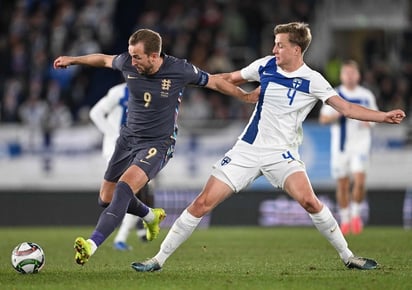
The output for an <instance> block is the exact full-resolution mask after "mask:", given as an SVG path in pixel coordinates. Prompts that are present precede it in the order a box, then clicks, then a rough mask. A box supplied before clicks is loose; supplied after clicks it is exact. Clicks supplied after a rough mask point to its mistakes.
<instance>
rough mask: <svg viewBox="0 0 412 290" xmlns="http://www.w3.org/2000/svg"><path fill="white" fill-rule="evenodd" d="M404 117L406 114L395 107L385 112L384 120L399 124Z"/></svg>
mask: <svg viewBox="0 0 412 290" xmlns="http://www.w3.org/2000/svg"><path fill="white" fill-rule="evenodd" d="M405 117H406V114H405V112H404V111H402V110H399V109H396V110H392V111H389V112H386V116H385V120H384V122H386V123H389V124H399V123H401V122H402V120H403V119H404V118H405Z"/></svg>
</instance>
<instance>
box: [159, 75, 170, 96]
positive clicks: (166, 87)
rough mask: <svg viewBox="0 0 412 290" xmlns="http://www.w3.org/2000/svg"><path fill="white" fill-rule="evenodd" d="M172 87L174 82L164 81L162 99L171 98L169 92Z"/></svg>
mask: <svg viewBox="0 0 412 290" xmlns="http://www.w3.org/2000/svg"><path fill="white" fill-rule="evenodd" d="M171 86H172V81H171V80H169V79H163V80H162V90H161V91H160V97H162V98H167V97H169V90H170V87H171Z"/></svg>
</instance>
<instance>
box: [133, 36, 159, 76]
mask: <svg viewBox="0 0 412 290" xmlns="http://www.w3.org/2000/svg"><path fill="white" fill-rule="evenodd" d="M129 54H130V56H131V57H132V66H134V67H135V68H136V70H137V72H138V73H139V74H142V75H150V74H153V73H154V71H153V58H152V57H151V56H149V55H147V54H145V53H144V45H143V43H141V42H139V43H137V44H135V45H129Z"/></svg>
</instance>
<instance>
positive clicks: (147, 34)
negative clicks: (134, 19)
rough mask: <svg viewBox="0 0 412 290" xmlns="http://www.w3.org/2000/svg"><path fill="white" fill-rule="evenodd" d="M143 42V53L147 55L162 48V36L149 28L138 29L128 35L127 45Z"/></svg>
mask: <svg viewBox="0 0 412 290" xmlns="http://www.w3.org/2000/svg"><path fill="white" fill-rule="evenodd" d="M139 42H142V43H143V44H144V53H145V54H147V55H149V54H152V53H159V54H160V52H161V50H162V37H161V36H160V34H159V33H157V32H155V31H153V30H150V29H139V30H137V31H136V32H134V33H133V34H132V35H131V36H130V37H129V45H136V44H138V43H139Z"/></svg>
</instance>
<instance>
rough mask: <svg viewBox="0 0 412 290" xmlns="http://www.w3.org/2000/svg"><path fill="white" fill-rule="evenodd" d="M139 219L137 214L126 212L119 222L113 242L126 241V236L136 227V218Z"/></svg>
mask: <svg viewBox="0 0 412 290" xmlns="http://www.w3.org/2000/svg"><path fill="white" fill-rule="evenodd" d="M138 219H139V217H138V216H135V215H132V214H129V213H127V214H126V215H125V216H124V218H123V220H122V223H121V224H120V227H119V231H118V232H117V235H116V237H115V238H114V242H115V243H117V242H124V243H125V242H126V240H127V237H128V236H129V234H130V231H131V230H132V229H134V228H135V227H136V223H137V220H138Z"/></svg>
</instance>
